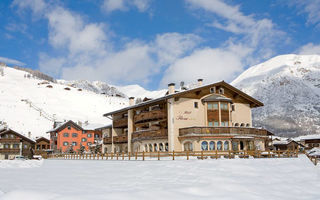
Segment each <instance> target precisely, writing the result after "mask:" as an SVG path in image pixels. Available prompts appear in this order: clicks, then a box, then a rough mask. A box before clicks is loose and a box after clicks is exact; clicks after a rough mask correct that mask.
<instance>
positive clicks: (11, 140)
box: [0, 138, 20, 143]
mask: <svg viewBox="0 0 320 200" xmlns="http://www.w3.org/2000/svg"><path fill="white" fill-rule="evenodd" d="M0 143H20V139H19V138H0Z"/></svg>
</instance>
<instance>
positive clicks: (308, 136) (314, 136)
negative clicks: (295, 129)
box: [293, 134, 320, 141]
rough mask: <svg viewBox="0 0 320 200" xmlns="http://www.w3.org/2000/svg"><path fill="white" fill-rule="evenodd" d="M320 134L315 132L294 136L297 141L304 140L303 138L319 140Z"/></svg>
mask: <svg viewBox="0 0 320 200" xmlns="http://www.w3.org/2000/svg"><path fill="white" fill-rule="evenodd" d="M319 139H320V134H313V135H303V136H299V137H296V138H293V140H295V141H303V140H319Z"/></svg>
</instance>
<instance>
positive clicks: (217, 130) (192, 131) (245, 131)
mask: <svg viewBox="0 0 320 200" xmlns="http://www.w3.org/2000/svg"><path fill="white" fill-rule="evenodd" d="M208 134H209V135H211V134H213V135H215V134H240V135H259V136H267V135H270V134H271V133H270V132H268V131H267V130H265V129H256V128H242V127H188V128H181V129H179V136H188V135H208Z"/></svg>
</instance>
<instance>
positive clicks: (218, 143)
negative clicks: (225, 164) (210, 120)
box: [217, 141, 222, 151]
mask: <svg viewBox="0 0 320 200" xmlns="http://www.w3.org/2000/svg"><path fill="white" fill-rule="evenodd" d="M217 150H218V151H221V150H222V142H221V141H218V142H217Z"/></svg>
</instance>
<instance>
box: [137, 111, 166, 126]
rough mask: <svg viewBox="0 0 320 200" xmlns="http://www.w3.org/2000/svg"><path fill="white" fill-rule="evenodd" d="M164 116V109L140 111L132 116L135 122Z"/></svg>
mask: <svg viewBox="0 0 320 200" xmlns="http://www.w3.org/2000/svg"><path fill="white" fill-rule="evenodd" d="M165 117H166V112H165V111H164V110H153V111H149V112H142V113H140V114H138V115H136V116H134V122H135V123H141V122H147V121H153V120H158V119H164V118H165Z"/></svg>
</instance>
